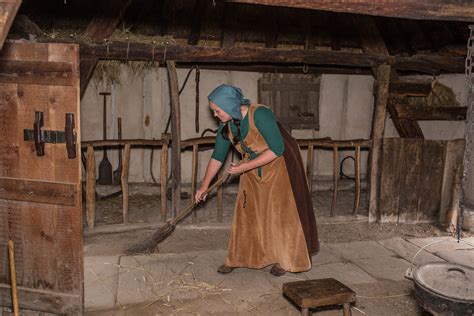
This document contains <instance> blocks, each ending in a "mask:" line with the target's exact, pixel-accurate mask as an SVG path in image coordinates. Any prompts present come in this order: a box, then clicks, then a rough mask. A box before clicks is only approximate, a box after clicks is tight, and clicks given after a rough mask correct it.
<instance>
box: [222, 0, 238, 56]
mask: <svg viewBox="0 0 474 316" xmlns="http://www.w3.org/2000/svg"><path fill="white" fill-rule="evenodd" d="M231 10H232V5H231V4H229V3H224V14H222V20H221V30H222V33H221V47H222V48H226V49H228V48H231V47H233V46H234V43H235V31H234V29H233V28H234V19H231V18H229V17H230V16H232V13H231V12H230V11H231Z"/></svg>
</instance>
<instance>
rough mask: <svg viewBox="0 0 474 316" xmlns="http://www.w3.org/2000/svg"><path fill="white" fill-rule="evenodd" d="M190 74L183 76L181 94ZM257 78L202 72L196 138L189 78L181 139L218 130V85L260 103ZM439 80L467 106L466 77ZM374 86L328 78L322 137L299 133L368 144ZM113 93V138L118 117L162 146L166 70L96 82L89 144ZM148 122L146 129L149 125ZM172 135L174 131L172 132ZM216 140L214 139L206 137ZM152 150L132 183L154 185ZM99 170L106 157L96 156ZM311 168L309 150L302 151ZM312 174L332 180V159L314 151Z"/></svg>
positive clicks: (362, 79) (446, 128)
mask: <svg viewBox="0 0 474 316" xmlns="http://www.w3.org/2000/svg"><path fill="white" fill-rule="evenodd" d="M187 73H188V69H178V80H179V86H180V87H181V85H182V83H183V81H184V79H185V77H186V74H187ZM261 76H262V74H259V73H251V72H237V71H211V70H201V77H200V87H199V88H200V112H199V113H200V131H199V133H196V132H195V125H194V115H195V114H194V113H195V80H194V77H195V74H194V72H193V73H192V74H191V76H190V78H189V80H188V82H187V85H186V87H185V89H184V90H183V92H182V94H181V96H180V104H181V120H182V121H181V137H182V139H187V138H192V137H198V136H200V133H201V132H202V131H203V130H204V129H205V128H209V127H210V128H213V129H214V128H215V127H216V126H217V122H216V121H215V120H214V119H213V118H212V116H211V112H210V111H209V109H208V101H207V95H208V94H209V92H211V91H212V89H214V88H215V87H216V86H218V85H220V84H222V83H228V84H232V85H236V86H239V87H240V88H241V89H242V90H243V91H244V94H245V96H246V97H247V98H249V99H251V100H253V101H257V95H258V92H257V80H258V79H259V78H260V77H261ZM439 80H440V81H441V82H442V83H443V84H445V85H447V86H449V87H451V88H453V90H454V92H455V93H456V96H457V97H458V101H459V102H460V103H461V104H466V93H467V92H466V91H467V89H466V87H465V76H464V75H446V76H441V77H440V78H439ZM373 85H374V79H373V78H372V77H371V76H358V75H353V76H352V75H351V76H349V75H324V76H323V77H322V81H321V94H320V104H319V110H320V113H319V114H320V130H319V131H312V130H295V131H293V136H295V137H297V138H319V137H331V138H332V139H355V138H365V139H367V138H369V137H370V128H371V122H372V114H373V113H372V112H373V104H374V96H373ZM102 91H109V92H111V93H112V95H111V97H110V98H109V99H108V102H107V103H108V104H107V114H108V117H107V137H108V138H109V139H110V138H117V117H122V134H123V138H125V139H126V138H146V139H152V138H155V139H159V138H160V137H161V133H162V132H164V129H165V126H166V122H167V120H168V117H169V86H168V78H167V72H166V69H165V68H155V69H149V70H146V71H144V72H141V73H138V74H134V73H133V72H132V71H131V70H130V69H129V68H128V67H127V66H126V65H122V66H121V80H120V83H116V84H109V83H107V82H100V83H98V84H97V83H94V82H92V81H91V83H90V84H89V86H88V88H87V90H86V93H85V95H84V97H83V99H82V102H81V119H82V122H81V129H82V139H83V140H94V139H102V102H103V101H102V96H100V95H99V92H102ZM147 122H148V124H147ZM420 126H421V128H422V130H423V133H424V134H425V137H426V138H429V139H454V138H460V137H463V135H464V123H463V122H420ZM170 130H171V128H170V129H169V131H168V132H170ZM207 135H210V134H207ZM385 136H386V137H397V136H398V135H397V132H396V130H395V128H394V127H393V123H392V122H391V120H390V119H388V118H387V125H386V131H385ZM211 153H212V151H211V150H208V151H205V152H201V153H200V157H201V160H200V163H199V177H202V175H203V173H204V171H205V168H206V164H207V161H208V159H209V157H210V155H211ZM150 155H151V150H149V149H132V157H131V166H130V181H131V182H143V181H144V182H151V181H152V178H151V174H150ZM347 155H353V152H352V151H343V152H341V157H340V159H343V158H344V157H345V156H347ZM96 158H97V165H98V164H99V162H100V160H101V159H102V153H101V152H100V151H99V152H97V154H96ZM303 159H304V160H305V162H306V151H304V152H303ZM109 160H111V162H112V165H113V167H114V169H115V168H116V166H117V162H118V158H117V153H116V152H110V151H109ZM366 161H367V152H363V154H362V162H363V163H362V170H361V171H362V174H365V173H366ZM159 163H160V151H159V150H155V152H154V162H153V173H154V176H155V178H156V179H157V180H158V177H159V172H160V167H159ZM345 166H346V167H345V168H344V172H345V173H346V174H352V173H353V168H352V161H350V160H348V161H346V164H345ZM314 173H315V175H316V176H330V175H331V174H332V152H331V151H323V150H316V151H315V164H314ZM182 178H183V182H189V181H190V178H191V153H190V152H186V153H184V154H183V157H182Z"/></svg>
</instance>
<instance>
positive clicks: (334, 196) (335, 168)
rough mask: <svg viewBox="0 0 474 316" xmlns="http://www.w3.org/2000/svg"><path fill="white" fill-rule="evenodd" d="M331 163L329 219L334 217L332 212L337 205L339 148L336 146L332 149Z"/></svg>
mask: <svg viewBox="0 0 474 316" xmlns="http://www.w3.org/2000/svg"><path fill="white" fill-rule="evenodd" d="M333 150H334V151H333V161H332V168H333V186H334V188H333V191H332V203H331V213H330V214H329V216H330V217H333V216H334V210H335V208H336V203H337V179H338V177H339V148H338V147H337V146H334V147H333Z"/></svg>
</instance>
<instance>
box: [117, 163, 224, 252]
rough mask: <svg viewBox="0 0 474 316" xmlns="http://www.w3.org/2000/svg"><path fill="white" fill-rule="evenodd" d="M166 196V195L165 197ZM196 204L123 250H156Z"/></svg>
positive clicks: (217, 181)
mask: <svg viewBox="0 0 474 316" xmlns="http://www.w3.org/2000/svg"><path fill="white" fill-rule="evenodd" d="M229 176H230V174H229V173H228V172H226V173H225V174H224V175H222V176H221V177H220V178H218V179H217V180H216V182H214V183H213V184H212V185H211V186H210V187H209V188H208V189H207V190H206V191H204V193H203V194H202V195H203V196H206V195H207V194H208V193H209V192H211V191H212V190H214V189H215V188H217V187H218V186H220V185H221V184H222V183H224V181H226V180H227V178H228V177H229ZM165 198H166V197H165ZM196 205H197V203H196V202H192V203H191V204H189V205H188V206H187V207H186V208H185V209H184V210H183V211H182V212H181V213H180V214H179V215H178V216H176V217H175V218H174V219H173V220H169V221H168V222H167V223H166V224H165V225H163V226H162V227H160V228H159V229H158V230H157V231H155V232H154V233H153V235H152V236H151V237H150V238H148V239H146V240H144V241H142V242H141V243H139V244H136V245H133V246H131V247H129V248H128V249H127V250H126V251H125V252H126V254H128V255H133V254H139V253H151V252H155V250H157V247H158V244H159V243H160V242H162V241H163V240H165V239H166V238H168V236H169V235H171V233H172V232H173V231H174V229H175V228H176V225H177V224H178V223H179V222H180V221H181V220H183V219H184V218H185V217H187V216H188V215H189V214H191V212H192V211H193V209H194V207H195V206H196Z"/></svg>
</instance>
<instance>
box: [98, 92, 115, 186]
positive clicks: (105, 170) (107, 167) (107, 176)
mask: <svg viewBox="0 0 474 316" xmlns="http://www.w3.org/2000/svg"><path fill="white" fill-rule="evenodd" d="M99 94H100V95H103V96H104V126H103V127H104V140H107V96H108V95H110V92H101V93H99ZM112 176H113V175H112V164H111V163H110V161H109V158H108V157H107V148H106V147H104V156H103V157H102V161H101V162H100V164H99V184H112V182H113V181H112V180H113V179H112Z"/></svg>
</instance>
